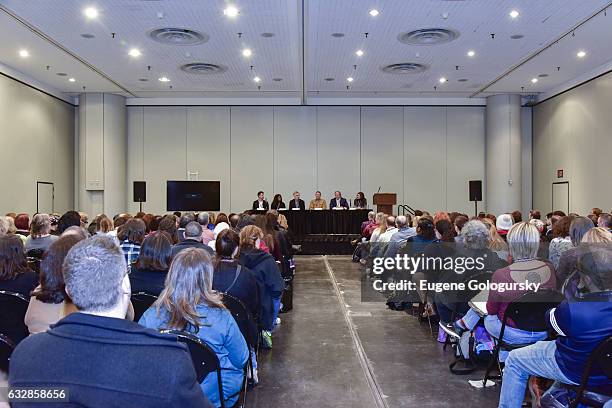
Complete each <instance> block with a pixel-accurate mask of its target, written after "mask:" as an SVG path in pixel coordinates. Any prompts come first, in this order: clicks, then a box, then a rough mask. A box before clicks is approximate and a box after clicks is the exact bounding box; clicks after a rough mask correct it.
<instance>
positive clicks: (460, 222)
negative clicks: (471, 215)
mask: <svg viewBox="0 0 612 408" xmlns="http://www.w3.org/2000/svg"><path fill="white" fill-rule="evenodd" d="M467 222H468V218H467V217H466V216H464V215H461V214H460V215H458V216H456V217H455V227H457V229H458V230H459V232H461V230H463V226H464V225H465V224H466V223H467Z"/></svg>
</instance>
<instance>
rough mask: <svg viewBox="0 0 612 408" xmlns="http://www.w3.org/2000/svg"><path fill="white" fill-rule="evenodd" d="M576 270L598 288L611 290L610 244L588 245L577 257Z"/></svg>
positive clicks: (611, 265) (611, 248)
mask: <svg viewBox="0 0 612 408" xmlns="http://www.w3.org/2000/svg"><path fill="white" fill-rule="evenodd" d="M577 267H578V271H579V273H580V274H581V275H583V276H587V277H588V278H589V279H590V280H591V282H592V283H593V285H594V286H596V287H597V288H598V289H599V290H601V291H605V290H612V246H611V245H601V244H600V245H597V246H590V247H589V249H588V250H587V251H584V252H583V253H582V254H581V255H580V257H579V258H578V263H577Z"/></svg>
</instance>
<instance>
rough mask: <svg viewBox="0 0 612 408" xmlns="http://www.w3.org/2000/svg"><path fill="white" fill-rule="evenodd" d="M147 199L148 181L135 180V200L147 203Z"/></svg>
mask: <svg viewBox="0 0 612 408" xmlns="http://www.w3.org/2000/svg"><path fill="white" fill-rule="evenodd" d="M146 201H147V182H146V181H135V182H134V202H135V203H145V202H146Z"/></svg>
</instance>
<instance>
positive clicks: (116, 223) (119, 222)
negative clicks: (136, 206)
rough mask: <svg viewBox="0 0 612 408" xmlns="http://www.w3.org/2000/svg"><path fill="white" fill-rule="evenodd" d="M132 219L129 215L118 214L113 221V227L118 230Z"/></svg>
mask: <svg viewBox="0 0 612 408" xmlns="http://www.w3.org/2000/svg"><path fill="white" fill-rule="evenodd" d="M132 218H133V217H132V216H131V215H129V214H119V215H118V216H117V217H116V218H114V219H113V227H114V228H119V227H121V226H123V225H125V223H126V222H128V221H129V220H131V219H132Z"/></svg>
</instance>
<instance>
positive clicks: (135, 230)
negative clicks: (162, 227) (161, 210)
mask: <svg viewBox="0 0 612 408" xmlns="http://www.w3.org/2000/svg"><path fill="white" fill-rule="evenodd" d="M146 229H147V226H146V225H145V223H144V221H143V220H141V219H140V218H131V219H129V220H127V222H126V223H125V224H123V225H122V226H121V227H119V231H118V233H117V238H119V240H120V241H125V240H126V239H127V240H128V241H129V242H132V243H134V244H138V245H140V244H142V241H143V240H144V237H145V232H146Z"/></svg>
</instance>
